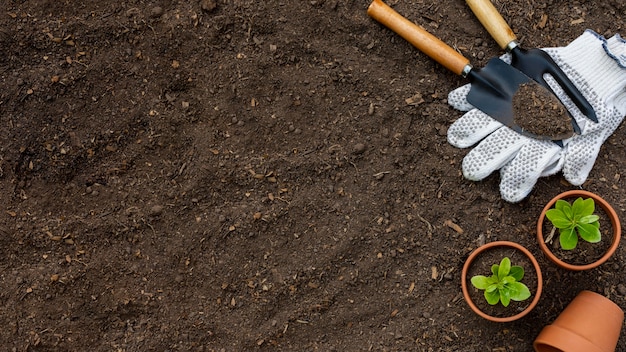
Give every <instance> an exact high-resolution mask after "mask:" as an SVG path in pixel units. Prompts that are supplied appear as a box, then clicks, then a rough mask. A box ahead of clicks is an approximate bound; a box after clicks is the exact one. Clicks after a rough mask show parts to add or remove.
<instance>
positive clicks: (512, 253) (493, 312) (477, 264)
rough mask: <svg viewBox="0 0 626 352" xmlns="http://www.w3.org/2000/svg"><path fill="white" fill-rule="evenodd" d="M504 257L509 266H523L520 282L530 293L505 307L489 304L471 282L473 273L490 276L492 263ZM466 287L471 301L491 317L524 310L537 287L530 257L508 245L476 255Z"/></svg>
mask: <svg viewBox="0 0 626 352" xmlns="http://www.w3.org/2000/svg"><path fill="white" fill-rule="evenodd" d="M504 257H508V258H509V259H510V260H511V266H513V265H517V266H521V267H522V268H524V277H523V278H522V280H521V281H520V282H521V283H523V284H524V285H526V287H528V289H529V290H530V293H531V296H530V297H529V298H528V299H526V300H524V301H511V302H510V304H509V305H508V306H507V307H504V306H503V305H502V303H498V304H496V305H490V304H489V303H488V302H487V301H486V299H485V296H484V292H485V291H483V290H479V289H476V288H475V287H474V286H473V285H472V283H471V279H472V277H474V276H475V275H483V276H487V277H489V276H491V275H492V273H491V266H492V265H493V264H500V261H501V260H502V258H504ZM467 287H468V293H469V294H470V298H471V299H472V302H474V304H475V305H476V307H478V309H480V310H481V311H482V312H483V313H486V314H488V315H490V316H492V317H499V318H504V317H510V316H513V315H516V314H519V313H521V312H522V311H524V310H525V309H526V308H527V307H528V305H529V304H530V303H531V302H532V301H533V299H534V297H535V293H536V292H537V287H538V284H537V273H536V272H535V270H534V266H533V264H532V262H531V261H530V259H528V257H527V256H525V255H524V253H522V252H521V251H519V250H517V249H515V248H510V247H495V248H492V249H490V250H487V251H485V252H482V253H481V254H479V255H478V256H476V259H475V260H474V262H473V263H472V265H471V266H470V267H469V268H468V271H467Z"/></svg>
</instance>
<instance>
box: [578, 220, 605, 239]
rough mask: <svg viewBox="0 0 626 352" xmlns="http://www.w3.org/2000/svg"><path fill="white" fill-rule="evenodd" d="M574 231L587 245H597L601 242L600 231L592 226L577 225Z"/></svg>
mask: <svg viewBox="0 0 626 352" xmlns="http://www.w3.org/2000/svg"><path fill="white" fill-rule="evenodd" d="M576 229H577V230H578V234H579V235H580V237H582V239H583V240H585V241H587V242H589V243H598V242H600V240H602V234H601V233H600V229H599V228H598V227H596V226H595V225H594V224H579V225H578V226H576Z"/></svg>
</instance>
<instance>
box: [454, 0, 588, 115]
mask: <svg viewBox="0 0 626 352" xmlns="http://www.w3.org/2000/svg"><path fill="white" fill-rule="evenodd" d="M466 2H467V4H468V5H469V7H470V8H471V9H472V11H473V12H474V14H475V15H476V17H477V18H478V20H479V21H480V23H482V25H483V26H484V27H485V28H486V29H487V31H488V32H489V34H491V36H492V37H493V38H494V39H495V40H496V42H498V45H500V47H501V48H502V49H505V50H506V51H508V52H510V53H511V65H512V66H513V67H515V68H517V69H518V70H520V71H522V72H524V74H526V75H527V76H529V77H530V78H532V79H534V80H535V81H537V82H539V83H540V84H541V85H543V86H544V87H546V88H548V89H550V90H552V88H551V87H550V86H549V85H548V83H547V82H546V81H545V79H544V75H545V74H549V75H551V76H552V78H554V80H555V81H556V82H557V83H558V84H559V85H560V86H561V88H562V89H563V91H564V92H565V94H567V96H568V97H569V98H570V99H571V100H572V102H573V103H574V104H575V105H576V107H578V109H579V110H580V111H581V112H582V113H583V114H584V115H585V116H586V117H587V118H588V119H590V120H591V121H593V122H598V118H597V116H596V113H595V111H594V109H593V107H592V106H591V104H589V102H588V101H587V99H585V97H584V96H583V95H582V94H581V93H580V91H579V90H578V89H577V88H576V86H574V84H573V83H572V81H570V79H569V78H568V77H567V75H565V73H564V72H563V71H562V70H561V68H560V67H559V66H558V65H557V64H556V62H554V60H552V58H551V57H550V55H548V54H547V53H546V52H545V51H543V50H541V49H529V50H524V49H522V48H521V47H520V46H519V44H518V42H517V36H516V35H515V33H513V30H511V27H509V25H508V24H507V23H506V21H505V20H504V18H502V16H501V15H500V13H499V12H498V10H497V9H496V8H495V6H493V4H492V3H491V1H490V0H466ZM572 123H573V124H575V123H576V121H575V120H574V119H573V118H572Z"/></svg>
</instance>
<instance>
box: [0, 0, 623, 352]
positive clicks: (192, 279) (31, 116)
mask: <svg viewBox="0 0 626 352" xmlns="http://www.w3.org/2000/svg"><path fill="white" fill-rule="evenodd" d="M496 4H497V7H498V8H499V9H500V10H501V12H502V14H503V15H504V17H505V18H506V19H507V20H508V21H509V23H510V25H511V27H512V28H513V30H514V31H515V32H516V33H517V34H518V36H519V39H520V42H521V44H522V46H523V47H526V48H531V47H542V46H563V45H566V44H567V43H569V42H570V41H572V40H573V39H575V38H576V37H577V36H579V35H580V34H582V33H583V31H584V29H586V28H591V29H593V30H595V31H597V32H598V33H601V34H604V35H606V36H610V35H613V34H614V33H620V32H621V34H622V35H626V28H625V27H624V18H625V17H626V3H624V2H623V1H621V0H607V1H600V2H597V1H573V2H559V1H552V0H547V1H535V0H529V1H497V2H496ZM368 5H369V2H368V1H366V0H307V1H276V0H268V1H252V0H203V1H175V0H154V1H143V0H130V1H110V0H98V1H95V0H89V1H51V0H47V1H46V0H25V1H4V2H2V11H1V12H0V47H2V55H0V75H1V76H0V78H1V79H0V82H1V83H0V84H1V89H0V121H1V123H2V126H3V133H2V134H0V185H1V187H2V190H3V192H2V193H0V197H1V199H0V200H1V202H2V205H3V211H2V212H0V219H1V221H0V234H1V236H0V258H1V259H0V285H1V287H2V290H0V300H1V301H2V305H0V324H1V325H2V326H3V327H4V328H3V329H2V330H0V341H1V342H2V343H1V345H2V346H3V347H2V349H3V350H7V351H254V350H278V351H308V350H321V351H333V350H336V351H362V350H373V351H397V350H405V351H530V350H531V345H532V341H533V339H534V338H535V337H536V336H537V334H538V333H539V331H540V329H541V328H542V326H544V325H546V324H549V323H550V322H551V321H553V320H554V319H555V317H556V316H557V315H558V314H559V313H560V312H561V311H562V310H563V308H564V307H565V306H566V305H567V303H569V302H570V301H571V300H572V299H573V298H574V297H575V295H576V294H578V293H579V292H580V291H581V290H585V289H586V290H591V291H594V292H599V293H601V294H603V295H606V296H607V297H609V298H610V299H612V300H613V301H614V302H616V303H617V304H619V305H620V306H621V307H622V308H626V298H625V295H626V286H625V285H626V277H625V276H624V270H625V269H626V249H625V247H624V246H620V248H619V249H618V251H617V253H616V255H615V256H614V257H612V258H611V259H610V260H609V261H608V262H607V263H605V264H604V265H603V266H601V267H600V268H598V269H594V270H591V271H588V272H567V271H564V270H561V269H558V268H557V267H555V266H554V265H552V264H550V263H549V262H548V261H547V259H546V258H545V257H544V256H543V255H541V252H540V250H539V246H538V245H537V243H536V240H535V233H534V231H535V230H534V229H535V225H536V224H535V222H536V219H537V216H538V215H539V213H540V211H541V209H542V208H543V205H544V204H545V203H546V202H548V201H549V200H550V199H551V198H552V197H553V196H555V195H556V194H557V193H560V192H562V191H565V190H569V189H572V188H573V186H571V185H569V184H567V182H565V181H564V180H563V179H562V177H561V176H559V175H557V176H554V177H549V178H542V179H541V180H540V181H539V183H538V184H537V186H536V187H535V189H534V191H533V192H532V193H531V195H530V196H529V197H528V198H527V199H525V200H524V201H522V202H520V203H518V204H510V203H506V202H504V201H502V200H501V199H500V196H499V192H498V183H499V177H498V174H497V173H495V174H494V175H492V176H491V177H489V178H488V179H486V180H485V181H483V182H471V181H468V180H465V179H464V178H463V176H462V174H461V169H460V165H461V161H462V159H463V156H464V155H465V154H466V153H467V152H468V150H461V149H456V148H454V147H452V146H450V145H449V144H448V143H447V142H446V130H447V127H448V126H449V125H450V124H451V123H452V122H453V121H454V120H455V119H457V118H458V117H459V116H461V113H460V112H458V111H455V110H453V109H452V108H450V107H449V106H448V104H447V101H446V98H447V94H448V92H449V91H450V90H452V89H454V88H456V87H459V86H460V85H462V84H465V83H466V81H465V80H464V79H462V78H461V77H457V76H455V75H454V74H452V73H450V72H448V71H446V69H445V68H443V67H442V66H440V65H439V64H436V63H434V62H433V61H432V60H430V59H428V58H427V57H425V56H424V55H422V54H421V53H419V52H418V51H417V50H416V49H414V48H413V47H412V46H411V45H410V44H408V43H406V42H405V41H403V40H402V39H400V38H399V37H398V36H397V35H395V34H394V33H392V32H391V31H389V30H388V29H386V28H384V27H383V26H381V25H379V24H378V23H376V22H375V21H373V20H371V19H370V18H368V16H367V14H366V9H367V7H368ZM390 5H391V6H392V7H394V8H395V9H396V10H397V11H398V12H399V13H401V14H403V15H405V16H406V17H408V18H409V19H411V20H412V21H415V22H418V23H420V24H421V25H423V26H425V27H426V28H427V29H428V30H430V31H431V32H433V33H434V34H435V35H437V36H439V37H440V38H442V39H443V40H444V41H445V42H447V43H450V44H451V45H453V46H454V47H455V48H456V49H458V50H459V51H460V52H461V53H462V54H463V55H465V56H466V57H468V58H470V60H471V61H472V63H473V64H474V65H475V66H478V67H480V66H483V65H485V63H486V62H487V60H488V59H489V58H491V57H495V56H498V55H501V54H502V51H501V50H500V49H499V48H498V46H497V44H496V43H495V41H494V40H492V39H491V38H490V37H489V35H488V34H487V32H486V31H485V30H484V29H483V28H482V27H481V25H480V23H479V22H478V20H476V18H475V17H474V16H473V15H472V14H471V12H470V10H469V8H468V7H467V6H466V5H465V2H464V1H461V0H458V1H450V0H444V1H439V2H429V1H421V0H413V1H390ZM625 128H626V127H624V126H623V125H622V126H620V127H619V129H618V130H617V131H616V133H615V134H614V135H613V136H612V137H610V138H609V139H608V140H607V142H606V143H605V144H604V145H603V147H602V148H601V150H600V155H599V157H598V160H597V162H596V164H595V166H594V169H593V171H592V172H591V174H590V176H589V179H588V181H587V182H586V183H585V184H584V185H583V188H584V189H587V190H590V191H594V192H597V193H598V194H600V195H601V196H602V197H603V198H605V199H606V200H607V201H608V202H609V203H611V204H612V205H613V206H614V207H615V209H616V211H617V212H618V214H619V215H620V216H622V217H623V216H624V209H625V208H626V199H625V197H624V187H625V184H624V182H625V181H624V180H622V178H621V172H622V170H624V169H625V168H626V139H624V138H622V137H621V136H623V135H624V134H625V133H626V130H625ZM494 240H512V241H516V242H518V243H521V244H523V245H525V246H527V248H529V250H531V252H533V253H534V254H535V256H536V257H537V259H538V260H539V261H540V264H541V265H542V268H543V272H544V278H545V281H544V285H545V287H544V293H543V295H542V298H541V300H540V301H539V305H538V307H537V308H536V309H534V310H533V311H532V312H531V313H530V314H529V315H527V316H526V317H524V318H523V319H521V320H519V321H517V322H515V323H511V324H493V323H490V322H487V321H485V320H483V319H482V318H479V317H478V316H476V315H475V314H473V313H472V312H471V310H470V309H469V308H468V306H467V304H466V303H465V302H464V300H463V299H462V295H461V285H460V273H461V268H462V266H463V262H464V260H465V258H466V257H467V255H468V254H469V252H470V251H471V250H473V249H474V248H476V247H477V246H478V245H479V244H480V243H484V242H490V241H494ZM617 350H620V351H626V338H625V337H623V336H622V338H621V339H620V341H619V343H618V346H617Z"/></svg>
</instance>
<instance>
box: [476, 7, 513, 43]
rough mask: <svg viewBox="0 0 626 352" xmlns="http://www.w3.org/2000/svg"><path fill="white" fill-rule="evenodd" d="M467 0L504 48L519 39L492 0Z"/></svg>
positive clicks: (488, 30) (481, 21)
mask: <svg viewBox="0 0 626 352" xmlns="http://www.w3.org/2000/svg"><path fill="white" fill-rule="evenodd" d="M466 2H467V4H468V5H469V7H470V8H471V9H472V12H474V14H475V15H476V17H478V20H479V21H480V23H482V24H483V26H484V27H485V28H486V29H487V32H489V34H491V36H492V37H493V39H495V40H496V42H498V45H500V47H501V48H502V49H506V48H507V46H508V45H509V43H510V42H512V41H514V40H517V36H515V33H513V31H512V30H511V27H509V25H508V24H507V23H506V21H505V20H504V18H502V16H501V15H500V13H499V12H498V10H497V9H496V7H495V6H493V4H492V3H491V1H490V0H466Z"/></svg>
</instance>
